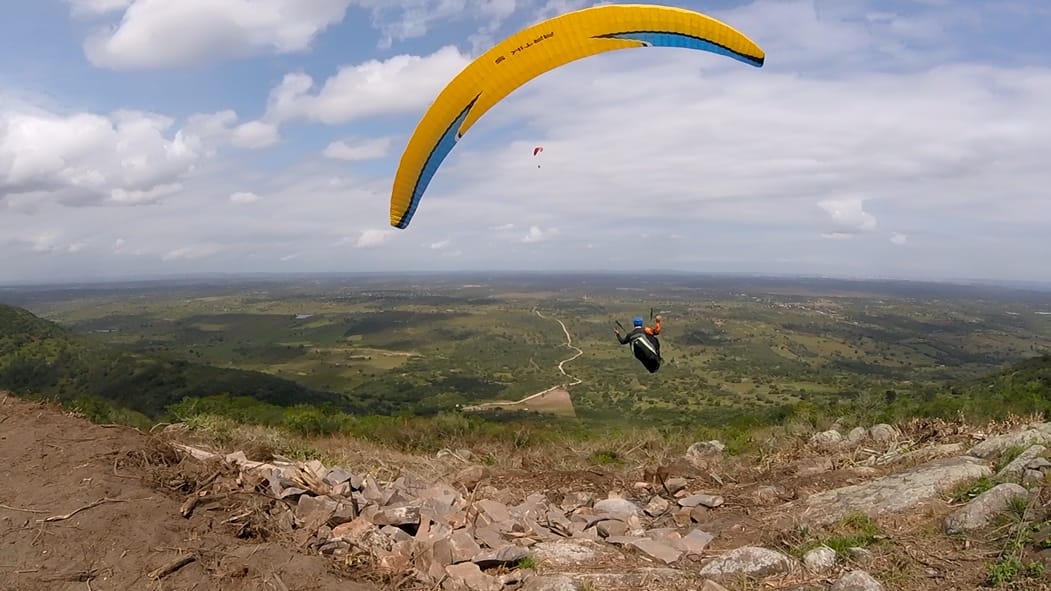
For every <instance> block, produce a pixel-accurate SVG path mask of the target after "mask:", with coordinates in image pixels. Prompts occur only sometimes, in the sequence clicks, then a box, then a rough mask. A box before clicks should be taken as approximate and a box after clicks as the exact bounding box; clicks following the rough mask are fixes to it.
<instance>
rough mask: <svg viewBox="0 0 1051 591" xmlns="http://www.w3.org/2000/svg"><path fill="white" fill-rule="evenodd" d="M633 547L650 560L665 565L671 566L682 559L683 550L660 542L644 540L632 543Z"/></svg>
mask: <svg viewBox="0 0 1051 591" xmlns="http://www.w3.org/2000/svg"><path fill="white" fill-rule="evenodd" d="M631 545H632V546H634V547H635V548H638V549H639V550H640V551H642V553H643V554H645V555H647V556H649V557H650V558H654V559H656V560H659V561H661V562H663V563H664V564H671V563H673V562H675V561H677V560H679V558H681V557H682V550H680V549H679V548H676V547H675V546H672V545H671V544H668V543H665V542H661V541H658V540H652V539H649V538H643V539H641V540H637V541H635V542H632V543H631Z"/></svg>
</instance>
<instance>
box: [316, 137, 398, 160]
mask: <svg viewBox="0 0 1051 591" xmlns="http://www.w3.org/2000/svg"><path fill="white" fill-rule="evenodd" d="M393 141H394V138H392V137H389V136H388V137H378V138H371V139H366V138H361V139H358V138H354V139H347V140H339V141H335V142H332V143H331V144H329V145H328V146H327V147H326V148H325V151H324V152H323V153H324V155H325V157H326V158H332V159H335V160H374V159H376V158H382V157H384V156H386V155H387V154H388V153H389V152H390V149H391V144H392V142H393Z"/></svg>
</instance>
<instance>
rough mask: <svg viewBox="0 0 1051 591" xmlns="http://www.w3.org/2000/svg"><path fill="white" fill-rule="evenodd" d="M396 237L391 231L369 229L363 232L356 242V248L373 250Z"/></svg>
mask: <svg viewBox="0 0 1051 591" xmlns="http://www.w3.org/2000/svg"><path fill="white" fill-rule="evenodd" d="M393 236H394V232H393V231H392V230H390V229H384V230H377V229H368V230H364V231H362V232H361V234H359V235H358V238H357V240H354V248H372V247H375V246H379V245H381V244H383V243H384V242H386V241H388V240H390V239H391V237H393Z"/></svg>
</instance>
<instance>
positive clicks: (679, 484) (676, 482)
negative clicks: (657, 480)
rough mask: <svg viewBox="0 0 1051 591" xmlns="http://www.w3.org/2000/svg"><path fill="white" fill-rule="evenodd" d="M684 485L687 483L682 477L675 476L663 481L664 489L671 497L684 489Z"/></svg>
mask: <svg viewBox="0 0 1051 591" xmlns="http://www.w3.org/2000/svg"><path fill="white" fill-rule="evenodd" d="M686 485H687V481H686V479H685V478H683V477H682V476H675V477H672V478H669V479H667V480H665V481H664V488H666V489H668V493H669V494H673V495H674V494H675V493H677V492H679V491H680V490H682V489H684V488H686Z"/></svg>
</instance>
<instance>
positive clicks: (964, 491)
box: [949, 476, 997, 503]
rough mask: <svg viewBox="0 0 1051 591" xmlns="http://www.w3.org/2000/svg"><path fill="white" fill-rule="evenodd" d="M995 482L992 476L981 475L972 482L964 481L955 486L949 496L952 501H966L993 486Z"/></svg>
mask: <svg viewBox="0 0 1051 591" xmlns="http://www.w3.org/2000/svg"><path fill="white" fill-rule="evenodd" d="M996 484H997V483H996V481H995V480H993V479H992V478H989V477H988V476H982V477H981V478H979V479H978V480H975V481H974V482H971V483H964V484H961V485H959V486H957V487H956V489H955V490H953V491H952V492H951V493H950V494H949V498H950V499H951V500H952V501H953V502H954V503H966V502H967V501H970V500H971V499H973V498H975V497H977V496H978V495H980V494H982V493H983V492H985V491H987V490H989V489H991V488H993V487H994V486H996Z"/></svg>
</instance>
